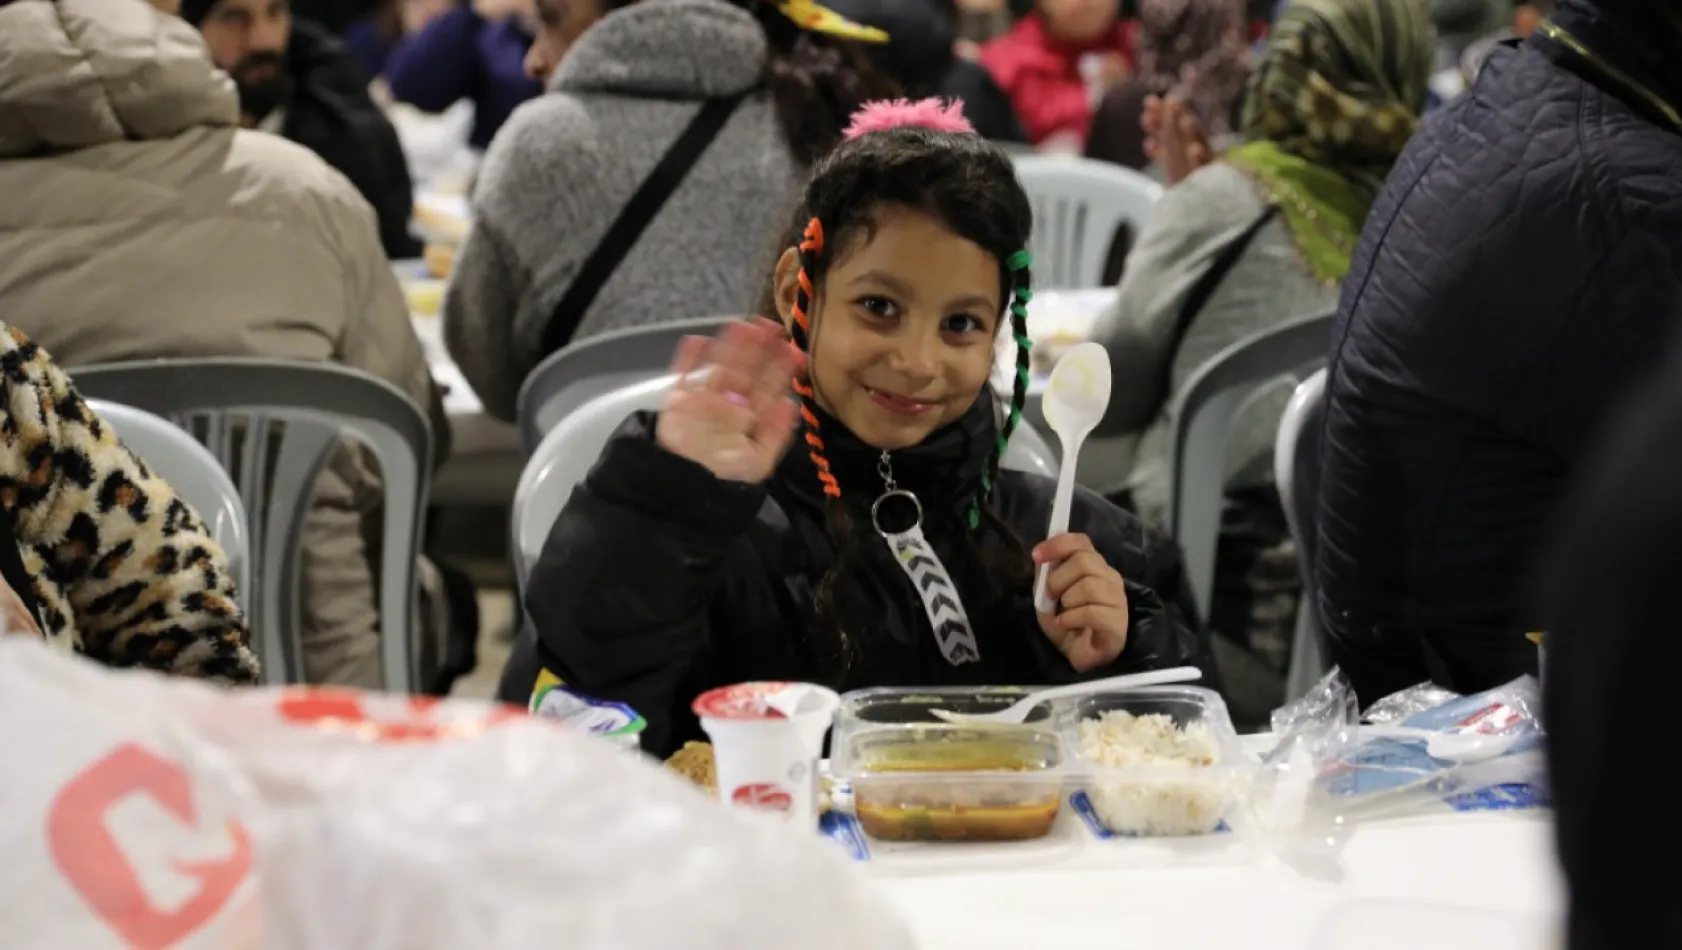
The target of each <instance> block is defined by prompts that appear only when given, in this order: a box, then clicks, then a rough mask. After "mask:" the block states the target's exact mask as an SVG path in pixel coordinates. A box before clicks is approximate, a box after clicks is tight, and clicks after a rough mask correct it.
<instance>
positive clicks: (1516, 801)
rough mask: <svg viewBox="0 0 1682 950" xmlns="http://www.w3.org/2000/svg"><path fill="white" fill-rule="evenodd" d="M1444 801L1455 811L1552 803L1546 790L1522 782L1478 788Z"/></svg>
mask: <svg viewBox="0 0 1682 950" xmlns="http://www.w3.org/2000/svg"><path fill="white" fill-rule="evenodd" d="M1444 801H1446V802H1448V804H1449V805H1450V806H1452V807H1453V808H1454V810H1455V811H1509V810H1513V809H1519V808H1547V807H1550V806H1551V805H1552V804H1553V803H1552V801H1551V800H1550V799H1549V798H1548V793H1547V792H1544V791H1543V790H1542V789H1540V788H1537V787H1536V786H1534V785H1527V784H1523V783H1517V784H1512V785H1494V786H1491V787H1489V788H1480V789H1478V790H1477V791H1475V792H1467V793H1466V794H1464V795H1455V796H1452V797H1450V798H1447V799H1444Z"/></svg>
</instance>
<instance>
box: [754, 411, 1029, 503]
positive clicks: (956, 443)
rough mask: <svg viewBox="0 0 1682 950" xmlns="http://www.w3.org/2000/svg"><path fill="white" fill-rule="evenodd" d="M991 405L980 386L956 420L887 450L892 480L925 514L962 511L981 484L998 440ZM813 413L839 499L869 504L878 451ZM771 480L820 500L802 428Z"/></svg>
mask: <svg viewBox="0 0 1682 950" xmlns="http://www.w3.org/2000/svg"><path fill="white" fill-rule="evenodd" d="M993 404H994V399H993V390H992V388H991V387H987V388H983V389H982V390H981V395H980V396H979V397H977V399H976V400H975V404H974V405H972V406H971V407H970V409H969V411H968V412H966V413H964V415H963V416H962V417H960V418H959V419H958V420H957V421H955V422H953V423H951V424H949V425H946V426H943V427H942V428H939V429H936V430H935V431H934V432H933V433H931V434H930V435H929V437H928V438H926V439H924V440H923V441H922V442H920V443H918V444H917V445H914V446H912V447H910V448H908V449H898V450H895V451H893V452H891V453H889V458H891V459H892V460H893V472H894V481H895V482H896V483H897V484H898V487H900V488H902V489H904V490H906V491H909V492H911V493H912V494H914V495H916V496H917V500H918V501H920V502H922V504H923V509H924V511H925V512H926V513H928V514H934V513H937V512H939V513H945V514H949V515H958V514H961V513H963V512H964V511H967V509H968V507H969V502H970V497H971V495H972V494H973V493H974V492H975V489H976V486H977V485H979V484H980V482H981V471H982V467H983V466H984V465H986V464H987V455H988V452H990V451H991V450H992V447H993V444H994V442H995V441H996V440H997V438H998V424H997V421H996V420H995V418H994V408H993ZM817 415H818V421H819V425H820V431H821V432H822V435H823V441H824V446H825V448H826V449H827V451H826V452H825V455H826V456H827V457H828V459H829V470H830V471H831V472H832V473H834V475H835V479H836V481H837V482H838V483H839V484H840V486H841V497H842V498H843V499H844V500H847V501H848V502H850V503H852V504H854V505H858V506H861V507H867V506H869V504H870V503H871V502H872V501H875V500H876V498H877V496H879V495H881V494H882V477H881V476H880V475H879V474H877V471H876V466H877V463H878V462H879V461H880V460H881V458H882V450H881V449H878V448H873V447H871V446H869V445H867V444H865V443H864V442H863V441H862V440H861V439H859V437H858V436H856V435H854V434H853V433H852V432H851V431H850V430H849V429H848V428H847V427H846V426H844V425H842V424H841V421H840V420H839V419H836V418H835V417H834V416H831V415H830V414H829V413H827V412H824V411H823V410H822V409H818V410H817ZM776 482H777V483H778V486H779V487H780V488H783V489H785V490H787V491H788V492H790V493H791V494H793V495H795V496H796V497H798V498H799V499H800V500H801V501H803V502H806V503H809V504H812V505H822V504H823V502H824V497H823V488H822V485H821V484H820V483H819V482H818V475H817V469H816V467H815V466H813V464H812V460H811V458H810V456H809V455H808V453H807V445H806V441H805V433H804V432H803V431H802V432H801V433H800V434H798V435H796V436H795V442H794V446H793V447H792V448H790V449H789V452H788V455H786V456H784V458H783V461H782V464H781V465H779V466H778V468H777V474H776Z"/></svg>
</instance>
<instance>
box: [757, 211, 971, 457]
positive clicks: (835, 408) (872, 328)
mask: <svg viewBox="0 0 1682 950" xmlns="http://www.w3.org/2000/svg"><path fill="white" fill-rule="evenodd" d="M873 217H874V225H875V226H874V228H873V229H869V228H865V229H859V230H858V231H857V232H855V233H854V234H852V235H845V236H844V237H845V241H844V244H843V245H841V246H831V247H826V248H825V249H824V252H823V253H825V254H836V255H838V256H837V257H835V258H833V259H832V261H831V262H830V264H829V267H828V271H827V273H826V274H825V275H824V277H823V280H822V283H821V286H819V287H818V288H817V293H816V295H815V299H814V300H813V301H812V303H811V312H810V314H809V316H810V322H811V328H812V330H811V339H810V351H811V352H810V354H809V361H810V362H809V365H810V368H811V377H812V389H813V392H814V393H815V395H816V397H817V401H818V405H820V406H822V407H823V409H824V410H825V411H826V412H828V413H829V414H831V415H833V416H835V417H836V418H837V419H839V420H840V421H841V423H842V424H843V425H845V426H846V427H847V428H848V429H850V430H851V431H852V432H853V434H854V435H856V436H858V437H859V438H860V439H862V440H863V441H865V442H866V443H868V444H870V445H872V446H875V447H877V448H880V449H889V450H893V449H903V448H908V447H910V446H913V445H916V444H918V443H919V442H922V441H923V440H924V439H926V438H928V436H929V435H930V434H931V433H933V432H934V431H935V430H936V429H939V428H940V427H941V426H944V425H947V424H949V423H951V422H954V421H956V420H957V419H959V418H960V417H962V416H963V415H964V413H966V412H968V411H969V409H970V407H971V406H973V405H974V404H975V400H976V397H977V396H979V395H980V393H981V388H982V387H983V386H984V385H986V383H987V380H988V378H989V377H990V376H991V374H992V371H993V358H994V356H993V354H994V351H993V342H994V340H995V339H996V338H997V335H998V329H999V319H1000V316H1001V314H1002V312H1003V310H1004V301H1003V300H1001V299H1000V290H1001V281H1000V266H999V262H998V259H997V258H995V257H994V256H993V255H992V254H989V253H988V252H987V251H986V250H983V249H982V247H981V246H980V245H978V244H976V243H974V242H973V241H970V240H967V239H965V238H963V237H960V236H958V235H957V234H955V233H954V232H953V231H952V230H951V229H949V228H948V227H946V225H945V224H943V223H941V221H940V220H939V219H938V218H935V217H932V216H930V215H928V214H925V213H923V212H920V211H915V210H911V209H909V208H904V207H900V206H895V205H890V206H885V207H883V208H881V209H880V210H879V211H877V213H876V214H875V215H874V216H873ZM799 271H800V259H799V255H798V253H797V252H796V251H794V250H792V249H791V250H788V251H786V252H785V253H784V254H783V256H782V259H781V260H780V261H778V264H777V274H776V297H777V309H778V311H779V312H780V314H781V316H782V318H783V322H784V323H785V324H787V323H790V322H791V321H792V319H793V316H792V313H793V310H794V301H795V293H796V291H797V289H798V286H799V282H798V275H799Z"/></svg>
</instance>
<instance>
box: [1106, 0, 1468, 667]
mask: <svg viewBox="0 0 1682 950" xmlns="http://www.w3.org/2000/svg"><path fill="white" fill-rule="evenodd" d="M1434 51H1435V36H1434V34H1433V31H1432V27H1431V10H1430V4H1429V2H1428V0H1295V2H1293V3H1292V4H1291V6H1290V7H1289V8H1287V9H1286V11H1285V12H1284V13H1283V14H1282V15H1281V16H1280V18H1279V20H1278V21H1277V22H1276V23H1275V24H1274V27H1273V32H1272V34H1271V37H1270V39H1269V42H1268V46H1267V51H1266V53H1265V54H1264V55H1263V56H1262V58H1261V61H1260V62H1259V63H1257V64H1256V67H1255V70H1254V72H1253V73H1252V74H1251V77H1250V81H1249V85H1248V88H1247V90H1246V93H1245V106H1244V113H1243V129H1242V133H1243V136H1244V140H1245V141H1244V143H1243V144H1241V145H1238V146H1236V147H1234V148H1232V149H1230V150H1229V151H1227V152H1226V153H1224V154H1223V155H1221V156H1220V157H1219V158H1218V159H1217V160H1216V161H1214V162H1213V163H1211V164H1208V165H1205V166H1204V167H1202V168H1198V169H1197V170H1195V171H1193V172H1191V174H1189V175H1187V176H1186V177H1185V178H1184V179H1183V180H1181V181H1178V182H1176V183H1174V184H1172V185H1171V186H1170V187H1169V188H1168V190H1167V191H1166V192H1165V193H1164V194H1163V196H1162V199H1161V201H1160V202H1158V204H1157V206H1156V209H1155V211H1154V212H1153V214H1152V217H1151V220H1150V222H1149V223H1148V224H1147V225H1146V226H1145V228H1144V230H1143V233H1142V234H1141V235H1140V236H1139V240H1138V243H1137V244H1136V245H1135V247H1134V249H1133V252H1132V254H1131V255H1130V256H1129V257H1128V260H1127V270H1126V275H1125V277H1124V278H1123V280H1122V284H1121V288H1120V292H1119V299H1118V301H1117V303H1116V305H1115V306H1114V307H1113V308H1112V309H1111V311H1110V312H1108V313H1106V314H1104V315H1103V316H1102V317H1101V318H1100V319H1099V321H1098V324H1097V326H1096V327H1095V328H1094V331H1093V337H1092V338H1093V339H1095V340H1097V341H1099V342H1101V343H1103V344H1104V345H1105V347H1106V348H1107V349H1109V351H1110V356H1111V360H1112V361H1113V364H1114V370H1115V372H1114V377H1115V380H1116V390H1115V398H1114V399H1113V401H1112V403H1111V405H1110V410H1109V413H1108V414H1107V415H1106V417H1105V422H1104V425H1103V427H1102V428H1101V429H1100V430H1099V432H1100V436H1101V437H1103V436H1106V435H1107V436H1108V437H1109V438H1101V441H1100V446H1102V447H1103V448H1101V449H1100V452H1099V453H1095V455H1096V458H1095V459H1094V461H1095V462H1098V464H1096V465H1093V466H1092V468H1093V469H1101V468H1103V467H1104V466H1103V461H1104V460H1106V459H1117V458H1120V457H1122V456H1125V455H1127V454H1128V453H1126V452H1125V450H1124V449H1122V448H1120V447H1119V446H1117V445H1116V441H1115V440H1116V439H1117V438H1119V437H1126V438H1129V439H1130V438H1132V437H1133V436H1137V435H1138V434H1140V433H1143V437H1142V439H1139V441H1138V444H1137V447H1136V448H1137V451H1136V452H1134V453H1132V454H1133V457H1134V459H1135V461H1134V462H1133V464H1132V465H1131V467H1130V468H1120V467H1119V466H1118V467H1117V468H1118V469H1119V470H1113V471H1111V472H1108V473H1104V474H1107V475H1108V476H1109V477H1108V478H1107V479H1104V481H1105V482H1107V484H1103V483H1101V484H1099V485H1097V486H1095V487H1098V488H1100V489H1102V490H1104V491H1105V492H1106V494H1119V493H1124V492H1125V493H1127V494H1130V495H1131V499H1132V502H1133V505H1134V507H1135V508H1136V509H1137V510H1138V512H1139V513H1140V514H1141V515H1143V516H1144V517H1145V518H1146V520H1148V521H1151V522H1153V523H1156V524H1158V525H1162V524H1163V523H1164V522H1165V521H1166V509H1167V496H1168V484H1167V478H1168V461H1167V451H1168V447H1169V446H1168V442H1169V432H1170V431H1171V422H1172V420H1171V419H1170V418H1169V416H1168V410H1169V407H1170V405H1171V404H1172V397H1173V394H1174V393H1175V392H1176V391H1178V389H1179V388H1180V387H1182V386H1184V385H1185V383H1186V382H1187V381H1188V380H1189V379H1190V377H1191V375H1192V374H1193V373H1194V372H1196V370H1197V369H1198V367H1200V366H1202V365H1203V364H1204V363H1205V362H1206V361H1207V360H1208V359H1209V358H1210V357H1212V356H1214V355H1215V354H1217V353H1219V352H1220V351H1221V350H1223V349H1225V348H1226V347H1228V346H1230V345H1232V344H1233V343H1236V342H1238V341H1239V340H1241V339H1244V338H1245V337H1248V336H1251V335H1252V334H1255V333H1257V332H1260V331H1262V330H1266V329H1268V328H1270V327H1274V326H1278V325H1280V324H1283V323H1287V322H1290V321H1293V320H1297V319H1301V318H1303V317H1309V316H1313V315H1316V314H1325V313H1330V312H1331V311H1332V310H1333V308H1334V307H1335V306H1336V305H1337V294H1338V287H1339V284H1340V282H1341V281H1342V280H1343V276H1344V274H1346V273H1347V272H1348V270H1349V262H1350V257H1351V255H1352V254H1353V252H1354V249H1355V243H1356V240H1357V238H1358V237H1359V236H1360V232H1361V226H1362V224H1363V223H1365V221H1366V217H1367V212H1368V211H1369V210H1370V209H1371V207H1372V202H1373V199H1374V197H1375V196H1376V194H1377V192H1378V189H1379V186H1380V185H1381V184H1383V182H1384V178H1385V176H1386V175H1387V174H1388V173H1389V171H1390V167H1391V165H1393V164H1394V162H1395V160H1396V158H1397V156H1398V155H1400V154H1401V150H1402V146H1403V145H1405V144H1406V143H1407V140H1408V139H1409V137H1411V136H1412V134H1413V131H1414V128H1415V126H1416V125H1417V122H1418V117H1419V112H1420V110H1421V108H1422V107H1423V106H1424V104H1425V97H1426V93H1427V82H1428V80H1429V77H1430V72H1431V66H1432V58H1433V55H1434ZM1172 105H1174V108H1175V110H1176V111H1178V110H1179V109H1180V108H1181V107H1180V106H1179V105H1178V104H1172ZM1222 265H1225V266H1222ZM1285 398H1286V394H1284V393H1281V394H1280V395H1279V396H1278V398H1277V399H1263V400H1259V401H1258V402H1257V403H1256V404H1254V405H1252V406H1250V407H1249V408H1248V409H1247V410H1246V412H1245V414H1244V415H1243V416H1242V417H1241V418H1240V419H1239V420H1238V423H1237V427H1236V428H1235V430H1234V432H1233V435H1232V441H1231V444H1230V447H1229V451H1228V456H1227V458H1228V472H1227V475H1228V479H1227V487H1228V492H1229V495H1230V496H1233V497H1234V498H1235V500H1238V501H1240V502H1241V504H1240V505H1239V506H1237V507H1238V508H1240V509H1242V508H1246V507H1247V508H1249V509H1252V510H1251V511H1250V513H1249V514H1250V516H1249V517H1248V518H1247V519H1245V520H1248V521H1250V522H1251V523H1252V524H1253V523H1254V522H1256V521H1257V520H1258V518H1259V519H1260V520H1261V521H1264V522H1265V521H1268V520H1270V519H1273V520H1277V527H1278V531H1277V534H1278V537H1279V538H1280V539H1281V540H1283V538H1284V537H1285V534H1284V531H1283V521H1282V519H1281V518H1280V516H1278V514H1277V511H1278V500H1277V495H1276V494H1275V493H1273V490H1272V483H1273V477H1272V458H1273V437H1274V433H1275V431H1276V430H1277V428H1278V422H1279V415H1280V413H1281V412H1283V410H1284V402H1285ZM1258 506H1259V507H1260V508H1262V509H1265V510H1262V511H1259V512H1257V511H1255V510H1254V509H1256V508H1257V507H1258ZM1233 509H1234V506H1232V505H1229V506H1228V510H1229V513H1230V512H1231V511H1232V510H1233ZM1261 533H1262V534H1263V535H1264V536H1265V535H1266V534H1268V532H1267V531H1266V530H1264V531H1262V532H1261ZM1223 543H1224V542H1223ZM1255 547H1258V548H1266V547H1267V545H1266V544H1263V543H1258V544H1257V545H1255ZM1275 553H1277V552H1275ZM1221 557H1222V571H1223V573H1224V571H1225V570H1226V568H1227V562H1228V556H1227V552H1226V551H1224V550H1223V552H1222V555H1221ZM1244 560H1246V561H1248V560H1251V559H1244ZM1247 566H1253V565H1247ZM1280 572H1281V573H1282V583H1283V584H1285V585H1286V586H1290V585H1292V584H1294V578H1295V574H1296V572H1295V568H1294V566H1293V565H1292V564H1291V563H1290V555H1289V549H1288V548H1285V549H1284V555H1283V563H1282V566H1281V569H1280ZM1249 573H1251V574H1252V575H1254V574H1255V573H1256V572H1255V571H1253V570H1251V571H1249ZM1262 573H1266V571H1263V572H1262ZM1221 583H1222V582H1221V580H1220V579H1217V585H1221ZM1220 594H1221V596H1219V597H1217V601H1218V603H1217V609H1216V616H1215V617H1213V618H1209V619H1210V621H1211V624H1212V626H1213V627H1214V628H1215V630H1216V632H1217V633H1222V634H1225V635H1226V636H1228V637H1230V638H1232V639H1235V640H1238V641H1240V642H1242V641H1244V640H1246V639H1250V636H1249V628H1250V627H1251V626H1253V625H1252V624H1250V623H1248V622H1247V621H1246V620H1244V619H1243V617H1244V616H1247V615H1248V613H1250V612H1251V608H1250V606H1249V605H1248V604H1245V603H1243V601H1245V600H1246V598H1244V597H1237V598H1234V597H1231V596H1229V594H1228V591H1227V590H1224V589H1223V590H1221V591H1220ZM1286 596H1289V595H1288V594H1287V595H1286ZM1220 601H1225V602H1226V604H1228V605H1234V604H1236V609H1237V612H1238V613H1239V614H1240V619H1238V620H1230V619H1225V618H1223V613H1224V609H1223V607H1222V606H1221V604H1220V603H1219V602H1220ZM1261 609H1262V608H1260V607H1258V608H1257V611H1258V612H1259V611H1260V610H1261ZM1283 612H1284V618H1283V627H1282V628H1281V629H1282V631H1283V633H1282V635H1283V636H1284V639H1285V640H1286V642H1288V639H1289V630H1288V627H1289V623H1290V612H1289V610H1288V609H1286V610H1285V611H1283ZM1264 652H1268V651H1265V650H1264ZM1274 657H1275V659H1277V660H1278V661H1279V662H1280V663H1282V662H1283V653H1282V652H1275V653H1274Z"/></svg>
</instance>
